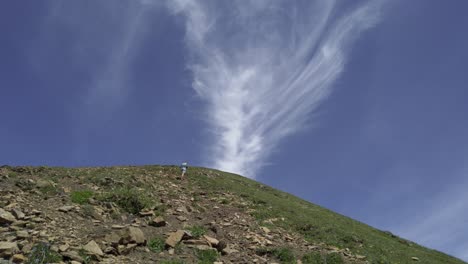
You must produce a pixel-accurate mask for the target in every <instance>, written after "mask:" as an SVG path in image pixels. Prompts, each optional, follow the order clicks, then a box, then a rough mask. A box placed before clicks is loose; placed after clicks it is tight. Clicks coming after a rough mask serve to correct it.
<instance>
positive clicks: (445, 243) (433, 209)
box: [395, 169, 468, 261]
mask: <svg viewBox="0 0 468 264" xmlns="http://www.w3.org/2000/svg"><path fill="white" fill-rule="evenodd" d="M466 171H467V170H466V169H465V170H462V173H460V175H461V176H462V177H463V178H462V177H460V178H461V179H464V177H466ZM460 178H459V179H460ZM467 187H468V182H466V181H465V182H463V181H460V180H458V181H456V183H455V181H454V182H453V183H451V184H448V185H446V186H444V187H443V188H441V191H440V192H439V193H438V194H436V195H433V196H431V197H427V198H426V201H425V203H424V204H426V205H427V206H424V207H423V206H422V204H423V203H420V204H421V206H420V207H419V208H414V210H413V211H414V214H413V216H412V217H411V218H409V219H407V221H406V223H405V224H404V225H403V226H400V227H395V230H396V233H397V234H399V235H401V236H403V237H405V238H408V239H411V240H413V241H417V242H418V243H421V244H422V245H425V246H428V247H431V248H437V249H440V250H443V251H444V252H448V253H449V254H452V255H454V256H457V257H459V258H461V259H463V260H465V261H467V260H468V243H466V242H464V241H466V239H467V238H468V234H467V233H466V232H465V230H466V225H467V224H468V203H467V202H466V201H467V200H468V194H467V192H466V189H467Z"/></svg>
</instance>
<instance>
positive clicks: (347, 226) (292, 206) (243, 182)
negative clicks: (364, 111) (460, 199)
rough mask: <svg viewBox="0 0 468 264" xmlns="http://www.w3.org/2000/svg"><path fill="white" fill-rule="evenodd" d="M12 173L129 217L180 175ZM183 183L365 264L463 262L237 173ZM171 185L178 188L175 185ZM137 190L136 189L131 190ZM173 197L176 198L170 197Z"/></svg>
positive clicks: (193, 175) (196, 174) (153, 171)
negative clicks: (62, 183) (83, 192)
mask: <svg viewBox="0 0 468 264" xmlns="http://www.w3.org/2000/svg"><path fill="white" fill-rule="evenodd" d="M10 171H15V172H17V173H18V176H17V177H18V178H19V177H21V176H23V175H30V173H31V172H33V173H34V175H36V176H39V177H41V178H43V179H48V178H50V177H57V175H59V176H60V177H62V176H67V177H74V178H78V179H80V181H81V182H83V183H96V184H98V185H100V186H102V189H103V190H105V191H107V192H108V193H106V194H105V195H103V200H104V201H109V202H115V203H116V204H118V205H119V206H120V207H121V208H123V209H124V210H125V211H127V212H131V213H138V212H139V211H140V210H141V209H143V208H144V207H149V206H148V205H150V204H151V203H152V201H157V200H158V199H157V198H155V197H154V196H151V195H154V194H155V193H156V194H157V192H155V191H154V190H153V189H151V188H152V187H151V184H154V183H156V184H157V183H158V182H159V181H166V180H169V181H172V179H171V178H167V177H163V176H162V175H179V173H180V171H179V168H178V167H177V166H141V167H103V168H76V169H70V168H49V167H43V168H41V169H38V168H32V167H28V168H27V170H26V171H25V172H21V171H19V170H17V168H12V169H10ZM139 175H146V176H148V177H149V178H150V181H149V182H139V181H135V178H134V177H135V176H139ZM289 176H290V177H292V176H294V175H289ZM106 178H107V179H109V178H112V182H111V183H109V182H110V181H109V180H106ZM58 179H59V178H58ZM186 179H187V180H186V181H185V183H184V184H187V185H188V188H189V189H188V190H190V188H192V189H194V190H203V191H204V192H206V194H207V195H206V196H208V197H214V196H215V195H216V194H217V193H230V194H232V199H231V198H230V200H229V202H230V203H229V204H230V206H234V205H237V204H239V201H238V200H240V199H241V200H242V202H245V203H247V205H246V206H242V208H241V206H240V205H239V208H241V209H242V210H249V212H252V213H251V214H252V216H254V217H255V219H256V220H257V221H258V223H259V224H261V225H264V221H265V220H268V219H271V218H284V221H276V222H274V225H276V226H277V227H280V228H284V229H285V230H289V231H291V232H297V233H300V234H302V235H303V236H304V238H305V239H306V240H308V241H310V242H312V243H325V244H327V245H334V246H336V247H338V248H342V249H344V248H349V249H350V252H351V253H352V254H355V255H356V254H359V255H364V256H366V260H367V261H368V262H369V263H412V261H411V257H418V258H419V259H420V261H419V263H426V264H438V263H445V264H460V263H465V262H463V261H461V260H459V259H456V258H454V257H451V256H448V255H446V254H444V253H441V252H438V251H436V250H432V249H429V248H425V247H422V246H420V245H418V244H416V243H413V242H411V241H408V240H405V239H403V238H399V237H397V236H395V235H392V234H391V233H389V232H384V231H380V230H378V229H375V228H372V227H370V226H368V225H366V224H363V223H361V222H358V221H355V220H353V219H350V218H348V217H345V216H343V215H340V214H337V213H334V212H332V211H330V210H327V209H325V208H323V207H321V206H318V205H315V204H312V203H309V202H307V201H304V200H302V199H299V198H297V197H295V196H293V195H290V194H287V193H284V192H281V191H278V190H275V189H273V188H271V187H268V186H265V185H263V184H261V183H258V182H255V181H253V180H250V179H247V178H244V177H240V176H238V175H234V174H230V173H225V172H221V171H216V170H210V169H205V168H196V167H191V168H189V170H188V173H187V177H186ZM173 181H174V183H175V184H178V181H176V180H173ZM126 186H131V188H125V187H126ZM136 187H138V188H139V189H135V188H136ZM44 192H45V193H47V194H53V193H54V192H56V190H55V189H50V190H44ZM174 195H175V196H177V195H178V194H177V193H174ZM337 195H339V194H337ZM194 198H195V201H197V200H198V199H205V198H203V197H202V196H200V197H197V195H195V197H194ZM220 203H224V202H223V201H222V200H221V202H220ZM395 217H398V216H395ZM272 228H274V226H273V227H272ZM324 257H328V256H324Z"/></svg>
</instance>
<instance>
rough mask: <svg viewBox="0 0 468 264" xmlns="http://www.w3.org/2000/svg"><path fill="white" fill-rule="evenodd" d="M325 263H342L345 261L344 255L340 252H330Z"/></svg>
mask: <svg viewBox="0 0 468 264" xmlns="http://www.w3.org/2000/svg"><path fill="white" fill-rule="evenodd" d="M325 261H326V262H325V263H327V264H342V263H344V260H343V257H342V256H341V255H340V254H338V253H335V252H334V253H329V254H328V255H327V256H326V257H325Z"/></svg>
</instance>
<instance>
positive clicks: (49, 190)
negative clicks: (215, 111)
mask: <svg viewBox="0 0 468 264" xmlns="http://www.w3.org/2000/svg"><path fill="white" fill-rule="evenodd" d="M39 191H40V192H41V193H42V194H44V195H48V196H52V195H56V194H58V189H57V188H56V187H55V186H53V185H47V186H43V187H40V188H39Z"/></svg>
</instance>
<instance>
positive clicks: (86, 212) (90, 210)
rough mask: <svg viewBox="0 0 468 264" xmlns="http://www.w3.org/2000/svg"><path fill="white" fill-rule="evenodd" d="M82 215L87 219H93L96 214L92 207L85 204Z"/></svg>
mask: <svg viewBox="0 0 468 264" xmlns="http://www.w3.org/2000/svg"><path fill="white" fill-rule="evenodd" d="M82 208H83V214H84V215H85V216H89V217H93V216H94V215H95V214H96V212H95V211H94V206H92V205H90V204H85V205H83V207H82Z"/></svg>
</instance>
